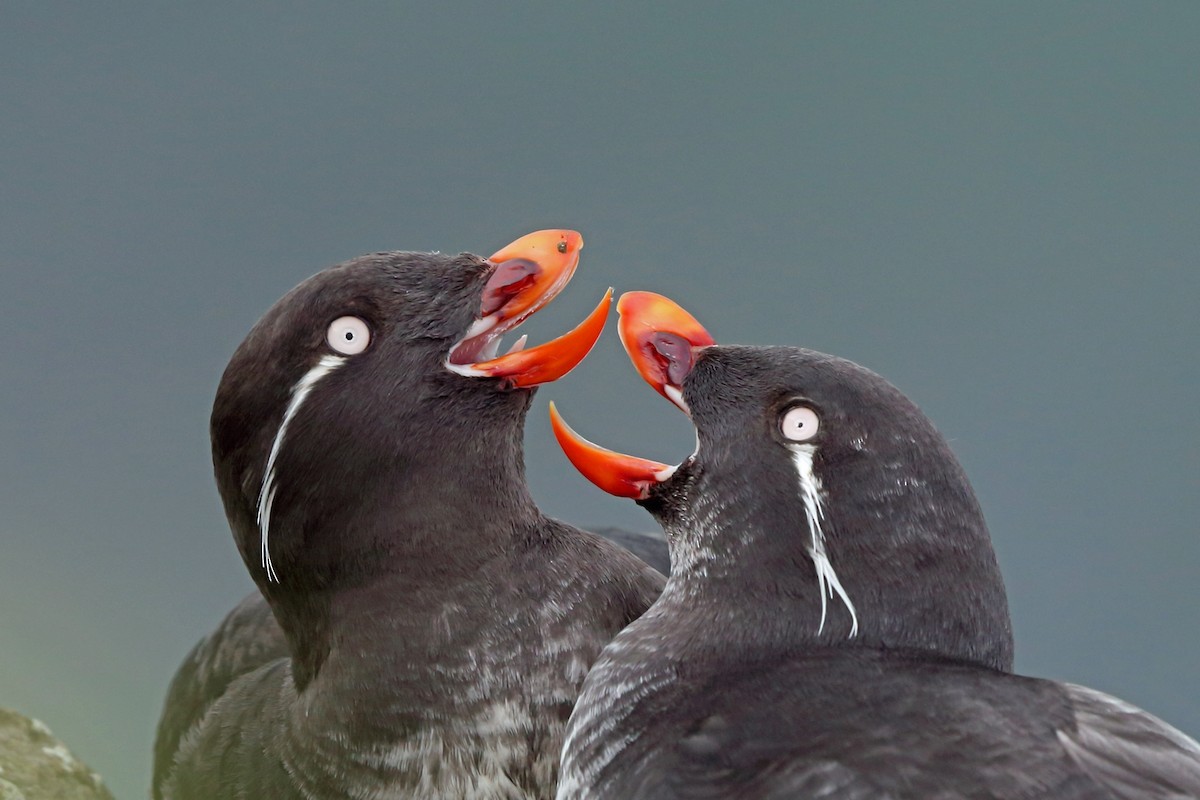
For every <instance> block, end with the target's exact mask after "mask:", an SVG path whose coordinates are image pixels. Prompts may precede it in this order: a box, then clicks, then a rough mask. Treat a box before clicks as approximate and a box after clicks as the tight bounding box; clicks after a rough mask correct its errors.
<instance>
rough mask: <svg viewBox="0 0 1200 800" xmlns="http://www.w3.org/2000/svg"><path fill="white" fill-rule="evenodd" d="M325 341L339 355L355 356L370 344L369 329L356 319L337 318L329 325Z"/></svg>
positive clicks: (365, 324)
mask: <svg viewBox="0 0 1200 800" xmlns="http://www.w3.org/2000/svg"><path fill="white" fill-rule="evenodd" d="M325 341H327V342H329V346H330V347H332V348H333V349H334V350H336V351H337V352H339V353H342V354H344V355H348V356H356V355H358V354H359V353H361V352H362V351H363V350H366V349H367V345H368V344H370V343H371V329H370V328H368V327H367V323H365V322H363V321H362V320H361V319H359V318H358V317H338V318H337V319H335V320H334V321H333V322H331V323H329V331H328V332H326V334H325Z"/></svg>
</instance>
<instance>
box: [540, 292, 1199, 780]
mask: <svg viewBox="0 0 1200 800" xmlns="http://www.w3.org/2000/svg"><path fill="white" fill-rule="evenodd" d="M618 310H619V312H620V314H621V319H620V331H621V340H622V342H623V343H624V345H625V348H626V350H627V352H628V354H629V357H630V358H631V359H632V361H633V363H634V366H635V368H636V369H637V371H638V372H639V373H640V374H641V375H642V377H643V378H645V380H646V381H647V382H648V383H649V384H650V385H651V386H652V387H654V389H655V390H657V391H658V392H659V393H660V394H662V395H663V396H664V397H666V398H668V399H669V400H670V401H671V402H672V403H674V404H675V405H676V406H677V407H678V408H679V409H680V410H682V411H683V412H684V413H685V414H687V415H688V416H689V417H690V418H691V420H692V422H693V424H694V425H695V428H696V438H697V447H696V451H695V452H694V453H693V454H692V455H691V456H689V457H688V458H686V459H684V461H683V462H682V463H681V464H679V465H677V466H669V465H667V464H663V463H660V462H657V461H650V460H647V459H642V458H634V457H632V456H626V455H621V454H618V453H614V452H612V451H609V450H606V449H604V448H601V447H599V446H597V445H594V444H592V443H591V442H588V441H586V440H584V439H582V438H581V437H579V436H578V435H577V434H575V433H574V432H573V431H572V430H571V429H570V428H569V427H567V425H566V423H565V422H564V421H563V420H562V417H561V416H559V415H558V413H557V411H556V410H555V409H554V408H553V407H552V408H551V415H552V422H553V425H554V430H555V435H556V437H557V438H558V440H559V442H560V444H561V445H562V447H563V449H564V450H565V452H566V453H567V456H568V457H569V458H570V460H571V461H572V463H574V464H575V466H576V467H577V468H579V470H580V471H581V472H582V473H583V474H584V475H585V476H586V477H587V478H588V479H590V480H591V481H592V482H594V483H595V484H596V485H597V486H599V487H600V488H602V489H604V490H605V491H608V492H610V493H612V494H616V495H618V496H621V497H629V498H633V499H634V500H636V501H637V502H638V503H639V504H640V505H642V506H643V507H645V508H646V509H647V510H648V511H650V513H651V514H653V515H654V516H655V517H656V518H657V519H658V520H659V522H660V523H661V524H662V526H663V528H664V530H665V531H666V534H667V538H668V542H669V544H670V548H671V576H670V578H669V580H668V582H667V586H666V588H665V590H664V591H663V594H662V596H661V597H660V598H659V599H658V600H657V601H656V602H655V604H654V605H653V606H652V607H651V608H650V610H649V611H647V612H646V614H644V615H643V616H642V617H641V618H640V619H639V620H637V621H636V622H634V623H633V624H631V625H630V626H629V627H628V628H626V629H625V630H624V631H623V632H622V633H621V634H620V635H618V636H617V638H616V639H615V640H614V641H613V642H612V643H611V644H609V645H608V646H607V647H606V648H605V650H604V652H603V653H602V654H601V657H600V659H599V660H598V661H597V663H596V665H595V667H594V668H593V669H592V672H591V673H590V674H589V675H588V678H587V681H586V682H585V683H584V688H583V692H582V694H581V696H580V699H579V702H578V704H577V705H576V708H575V712H574V713H573V715H572V717H571V723H570V727H569V730H568V735H567V742H566V745H565V747H564V751H563V766H562V777H561V783H560V786H559V793H558V797H559V798H560V800H575V799H577V798H588V799H589V800H591V799H594V798H604V799H609V798H611V799H613V800H615V799H616V798H631V797H638V798H697V797H711V798H717V797H721V798H726V797H728V798H734V797H736V798H743V799H744V800H762V799H763V798H801V797H830V798H833V797H837V798H862V799H863V800H867V799H868V798H879V800H883V798H890V799H892V800H900V799H902V798H909V799H911V800H928V798H951V797H953V798H1000V799H1001V800H1018V798H1021V799H1028V798H1046V799H1047V800H1048V799H1049V798H1054V799H1055V800H1083V799H1084V798H1087V799H1088V800H1099V798H1121V799H1122V800H1134V798H1139V799H1141V800H1146V799H1147V798H1162V799H1163V800H1166V798H1183V797H1193V798H1194V797H1200V745H1197V743H1196V742H1195V741H1193V740H1192V739H1189V738H1188V737H1187V736H1184V735H1183V734H1182V733H1180V732H1179V731H1176V730H1174V729H1173V728H1171V727H1170V726H1168V725H1166V724H1165V723H1163V722H1162V721H1161V720H1158V719H1156V718H1154V717H1152V716H1151V715H1149V714H1147V713H1146V712H1144V711H1142V710H1140V709H1138V708H1135V707H1133V706H1131V705H1129V704H1127V703H1125V702H1123V701H1121V700H1118V699H1116V698H1113V697H1110V696H1108V695H1105V694H1101V693H1100V692H1097V691H1094V690H1092V689H1087V688H1084V687H1081V686H1074V685H1070V684H1064V683H1056V682H1052V681H1046V680H1038V679H1034V678H1026V677H1023V676H1019V675H1015V674H1013V673H1012V671H1011V670H1012V635H1011V625H1010V622H1009V615H1008V607H1007V602H1006V597H1005V590H1004V585H1003V581H1002V579H1001V576H1000V572H999V569H998V567H997V563H996V558H995V555H994V553H993V551H992V546H991V541H990V538H989V535H988V531H987V527H986V525H985V523H984V519H983V515H982V513H981V511H980V508H979V504H978V503H977V502H976V499H975V496H974V493H973V491H972V489H971V486H970V484H969V483H968V481H967V478H966V476H965V474H964V473H963V470H962V468H961V467H960V466H959V464H958V462H957V460H956V459H955V458H954V455H953V454H952V453H951V451H950V448H949V447H948V445H947V444H946V441H945V440H944V439H943V438H942V437H941V435H940V434H938V432H937V431H936V430H935V429H934V427H933V425H932V424H931V423H930V421H929V420H928V419H927V418H926V417H925V415H924V414H922V413H921V411H920V410H919V409H918V408H917V407H916V406H915V405H914V404H913V403H912V402H911V401H910V400H908V398H906V397H905V396H904V395H903V394H901V393H900V392H899V391H898V390H897V389H896V388H895V387H894V386H892V385H891V384H889V383H888V382H887V381H885V380H883V379H882V378H880V377H879V376H878V375H875V374H874V373H872V372H870V371H868V370H866V369H864V368H862V367H860V366H858V365H857V364H853V363H851V362H849V361H846V360H843V359H840V358H837V357H835V356H830V355H825V354H823V353H817V352H814V351H811V350H805V349H801V348H797V347H745V346H723V345H717V344H715V342H714V340H713V338H712V337H711V336H710V335H709V334H708V333H707V332H706V331H705V330H704V328H703V327H701V325H700V324H699V323H698V322H697V321H696V320H695V318H693V317H692V316H691V315H690V314H688V313H687V312H686V311H684V310H683V309H682V308H680V307H679V306H678V305H677V304H675V303H673V302H672V301H670V300H668V299H667V298H665V297H662V296H659V295H655V294H651V293H647V292H632V293H629V294H626V295H624V296H623V297H622V298H621V300H620V302H619V303H618Z"/></svg>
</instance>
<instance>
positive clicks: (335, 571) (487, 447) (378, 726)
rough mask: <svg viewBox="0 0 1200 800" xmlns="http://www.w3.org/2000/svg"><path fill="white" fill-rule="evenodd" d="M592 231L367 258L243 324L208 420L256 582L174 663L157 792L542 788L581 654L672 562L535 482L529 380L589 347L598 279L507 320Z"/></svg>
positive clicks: (598, 323)
mask: <svg viewBox="0 0 1200 800" xmlns="http://www.w3.org/2000/svg"><path fill="white" fill-rule="evenodd" d="M582 244H583V240H582V237H581V236H580V235H579V234H578V233H576V232H574V231H568V230H545V231H537V232H535V233H532V234H529V235H527V236H524V237H521V238H520V239H518V240H516V241H515V242H513V243H512V244H510V245H508V246H507V247H504V248H502V249H501V250H500V251H498V252H497V253H495V254H494V255H493V256H491V257H490V258H487V259H485V258H481V257H479V256H476V255H472V254H469V253H462V254H459V255H443V254H439V253H416V252H385V253H374V254H370V255H366V256H362V257H359V258H356V259H353V260H351V261H348V262H345V263H342V264H340V265H337V266H335V267H332V268H329V269H327V270H324V271H322V272H319V273H318V274H316V275H315V276H313V277H311V278H309V279H308V280H306V281H304V282H302V283H301V284H300V285H299V286H297V287H296V288H294V289H293V290H292V291H290V292H289V293H288V294H286V295H285V296H284V297H283V298H282V299H281V300H279V301H278V302H277V303H276V304H275V305H274V306H273V307H271V309H269V310H268V311H267V312H266V313H265V315H264V316H263V317H262V318H261V319H260V320H259V322H258V323H257V324H256V325H255V326H254V327H253V328H252V330H251V331H250V332H249V334H248V335H247V336H246V338H245V340H244V341H243V342H242V344H241V345H240V346H239V347H238V348H237V350H236V352H235V353H234V355H233V357H232V358H231V360H230V362H229V364H228V366H227V367H226V369H225V372H224V374H223V376H222V378H221V380H220V383H219V386H218V389H217V392H216V397H215V399H214V403H213V411H212V416H211V421H210V433H211V440H212V453H213V466H214V473H215V477H216V482H217V487H218V490H219V493H220V496H221V499H222V502H223V505H224V509H225V513H226V517H227V519H228V522H229V525H230V528H231V531H232V533H233V537H234V540H235V543H236V545H237V548H238V550H239V553H240V554H241V556H242V559H243V561H244V562H245V565H246V567H247V569H248V570H249V572H250V575H251V577H252V579H253V580H254V583H255V584H256V587H257V590H258V593H257V596H252V597H250V598H248V599H247V600H245V601H243V602H242V603H240V604H239V605H238V606H237V607H236V608H235V609H234V610H233V611H232V612H231V613H230V614H229V616H228V617H226V619H225V620H224V621H223V622H222V623H221V625H219V626H218V628H217V629H216V630H215V631H214V632H213V633H212V634H211V635H210V636H209V637H206V638H205V639H204V640H202V641H201V642H200V643H199V644H198V645H197V646H196V647H195V648H194V649H193V651H192V653H191V654H190V655H189V656H188V657H187V658H185V660H184V662H183V664H182V666H181V667H180V669H179V671H178V672H177V674H176V676H175V678H174V680H173V681H172V685H171V687H170V689H169V690H168V696H167V701H166V703H165V706H164V710H163V714H162V717H161V721H160V725H159V730H158V736H157V742H156V747H155V764H154V776H153V786H152V794H153V796H154V797H155V798H163V800H168V799H170V800H188V799H190V798H205V800H219V799H220V798H235V797H236V798H244V797H264V798H265V797H270V798H306V799H311V798H346V797H389V798H391V797H397V798H400V797H414V798H415V797H420V798H478V799H479V800H483V799H484V798H505V799H507V798H550V797H553V795H554V792H555V784H556V776H557V770H558V761H559V751H560V749H561V743H562V737H563V732H564V730H565V725H566V721H567V717H568V715H569V714H570V711H571V708H572V707H573V705H574V701H575V697H576V695H577V693H578V689H579V686H580V684H581V683H582V681H583V678H584V676H585V675H586V673H587V670H588V668H589V667H590V665H591V663H592V661H593V660H594V659H595V658H596V656H597V655H598V654H599V652H600V650H601V648H602V647H603V645H604V644H606V643H607V642H608V641H609V640H610V639H611V638H612V637H613V636H614V635H615V634H616V633H617V632H618V631H620V630H621V629H622V628H623V627H625V625H627V624H628V623H629V622H631V621H632V620H633V619H635V618H636V617H637V616H639V615H640V614H641V613H642V612H643V611H644V610H645V609H646V608H647V607H648V606H649V605H650V603H651V602H652V601H653V600H654V598H655V597H657V595H658V593H659V591H660V590H661V588H662V585H663V580H664V579H663V577H662V575H661V574H660V573H659V572H658V571H656V570H654V569H653V568H651V567H650V566H648V565H647V564H645V563H644V562H642V561H641V560H639V559H637V558H635V557H634V556H633V555H632V554H630V553H629V552H628V551H627V550H625V549H623V548H621V547H619V546H617V545H615V544H613V543H611V542H609V541H608V540H606V539H604V538H601V537H599V536H596V535H593V534H590V533H587V532H585V531H582V530H579V529H576V528H574V527H571V526H569V525H567V524H565V523H562V522H559V521H556V520H553V519H550V518H548V517H546V516H545V515H543V514H542V513H541V512H540V510H539V509H538V508H537V506H536V505H535V503H534V501H533V499H532V498H531V496H530V493H529V490H528V487H527V485H526V483H525V468H524V462H523V445H522V436H523V426H524V419H525V416H526V413H527V411H528V409H529V407H530V403H531V398H532V395H533V392H534V389H535V387H536V386H538V385H540V384H542V383H546V382H549V381H553V380H556V379H557V378H560V377H562V376H563V375H564V374H566V373H567V372H568V371H569V370H570V369H572V368H573V367H574V366H575V365H576V364H577V363H578V362H579V361H580V360H582V359H583V357H584V356H585V355H586V354H587V352H588V350H589V349H590V348H591V346H592V345H593V344H594V343H595V341H596V339H597V337H598V336H599V335H600V332H601V330H602V328H603V325H604V321H605V318H606V315H607V312H608V307H609V305H610V304H611V289H610V290H609V292H608V293H607V294H606V295H605V297H604V299H603V300H602V301H601V302H600V304H599V305H598V306H597V307H596V309H595V310H594V311H593V312H592V313H591V314H589V315H588V317H587V318H586V319H585V320H584V321H583V322H582V323H580V325H579V326H578V327H577V328H575V329H574V330H573V331H571V332H569V333H567V334H564V335H563V336H560V337H558V338H557V339H554V340H552V341H550V342H547V343H545V344H542V345H540V346H537V347H530V348H526V347H525V339H524V337H522V338H521V339H519V340H518V341H517V342H516V343H515V344H514V345H513V346H512V347H511V348H509V349H508V351H507V352H506V353H505V354H503V355H500V354H499V346H500V339H501V336H502V334H505V333H507V332H509V331H511V330H512V329H513V328H515V327H516V326H517V325H519V324H520V323H521V322H522V321H523V320H524V319H526V318H527V317H528V316H530V315H531V314H533V313H535V312H536V311H537V310H538V309H540V308H541V307H542V306H543V305H545V304H546V303H548V302H549V301H550V300H552V299H553V298H554V296H555V295H557V294H558V292H559V291H560V290H561V289H562V288H563V287H564V286H565V284H566V283H567V281H569V280H570V278H571V275H572V274H573V272H574V270H575V267H576V266H577V264H578V259H579V250H580V248H581V247H582Z"/></svg>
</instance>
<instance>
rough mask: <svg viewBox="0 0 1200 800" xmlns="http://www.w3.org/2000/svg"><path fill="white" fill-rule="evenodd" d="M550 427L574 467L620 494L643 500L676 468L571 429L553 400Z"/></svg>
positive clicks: (592, 480)
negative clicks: (626, 452) (609, 446)
mask: <svg viewBox="0 0 1200 800" xmlns="http://www.w3.org/2000/svg"><path fill="white" fill-rule="evenodd" d="M550 427H551V428H553V429H554V438H555V439H557V440H558V444H559V446H560V447H562V449H563V452H564V453H566V454H567V458H568V459H569V460H570V462H571V463H572V464H574V465H575V469H577V470H579V471H580V473H582V474H583V477H585V478H587V479H588V480H589V481H591V482H592V483H594V484H596V485H597V486H599V487H600V488H601V489H603V490H604V491H606V492H608V493H609V494H615V495H616V496H617V497H630V498H633V499H634V500H644V499H645V498H646V497H647V496H648V495H649V494H650V487H652V486H654V485H655V484H658V483H662V482H663V481H665V480H666V479H667V478H670V477H671V475H672V474H673V473H674V472H675V467H672V466H669V465H667V464H660V463H659V462H657V461H650V460H648V459H645V458H636V457H634V456H627V455H624V454H622V453H618V452H616V451H614V450H607V449H605V448H603V447H601V446H600V445H598V444H593V443H592V442H589V441H588V440H587V439H584V438H583V437H582V436H580V435H579V434H577V433H576V432H575V431H573V430H571V427H570V426H569V425H567V423H566V422H564V421H563V418H562V417H561V416H560V415H559V413H558V409H557V408H555V407H554V403H550Z"/></svg>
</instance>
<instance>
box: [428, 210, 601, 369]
mask: <svg viewBox="0 0 1200 800" xmlns="http://www.w3.org/2000/svg"><path fill="white" fill-rule="evenodd" d="M582 248H583V237H582V236H580V235H579V234H578V233H577V232H575V231H568V230H545V231H536V232H535V233H530V234H528V235H526V236H522V237H521V238H520V239H517V240H516V241H515V242H513V243H512V244H510V245H508V246H507V247H504V248H501V249H500V250H499V251H497V252H496V253H495V254H494V255H492V257H491V258H490V259H488V260H489V261H491V262H493V263H495V264H496V269H495V270H494V271H493V272H492V275H491V277H489V278H488V282H487V284H486V285H485V286H484V289H483V298H482V299H481V301H480V307H479V312H478V313H477V314H476V317H475V322H474V323H473V324H472V325H471V327H470V328H468V329H467V332H466V334H465V335H464V336H463V338H462V339H461V340H459V341H458V342H457V343H456V344H455V345H454V346H453V347H451V348H450V353H449V355H448V356H447V358H446V368H447V369H449V370H451V371H452V372H456V373H458V374H459V375H466V376H469V377H479V378H500V379H502V380H503V381H504V383H505V385H507V386H510V387H529V386H537V385H538V384H542V383H549V382H550V381H555V380H558V379H559V378H561V377H562V376H564V375H566V374H567V373H568V372H570V371H571V370H572V369H574V368H575V366H576V365H577V364H579V362H580V361H582V360H583V358H584V356H586V355H587V354H588V352H589V351H590V350H591V349H592V345H594V344H595V343H596V340H597V339H599V338H600V333H601V331H603V330H604V322H605V320H606V319H607V318H608V309H609V306H610V305H611V304H612V289H609V290H608V291H607V292H606V293H605V295H604V297H603V299H601V301H600V304H599V305H597V306H596V308H595V309H594V310H593V311H592V312H591V313H590V314H588V316H587V317H586V318H585V319H584V320H583V322H581V323H579V325H578V326H576V327H575V329H574V330H572V331H570V332H568V333H565V334H563V335H562V336H559V337H558V338H557V339H552V340H551V341H549V342H546V343H545V344H541V345H538V346H537V347H530V348H526V346H525V344H526V337H524V336H522V337H520V338H519V339H517V340H516V341H515V342H513V344H512V345H511V346H510V347H509V348H508V350H507V351H506V352H505V353H504V354H503V355H499V353H500V346H501V338H502V337H503V336H504V334H506V333H508V332H509V331H512V330H513V329H515V328H516V327H517V326H519V325H520V324H521V323H522V322H524V321H525V320H526V319H528V318H529V317H531V316H532V315H533V314H535V313H537V311H538V310H539V309H541V308H542V307H544V306H545V305H546V304H547V303H549V302H550V301H551V300H553V299H554V298H555V297H556V296H557V295H558V293H559V292H561V291H562V290H563V287H565V286H566V285H567V283H568V282H569V281H570V280H571V276H572V275H574V274H575V268H576V267H577V266H578V265H579V251H580V250H581V249H582Z"/></svg>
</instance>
